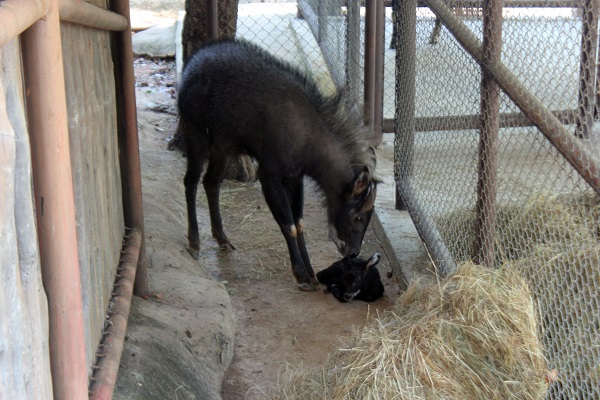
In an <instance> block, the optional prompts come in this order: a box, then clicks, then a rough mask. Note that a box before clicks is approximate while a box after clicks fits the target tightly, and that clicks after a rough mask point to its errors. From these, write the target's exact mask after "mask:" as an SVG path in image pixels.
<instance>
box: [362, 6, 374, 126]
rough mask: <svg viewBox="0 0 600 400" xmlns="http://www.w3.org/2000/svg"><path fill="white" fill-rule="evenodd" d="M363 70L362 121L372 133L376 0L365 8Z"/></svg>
mask: <svg viewBox="0 0 600 400" xmlns="http://www.w3.org/2000/svg"><path fill="white" fill-rule="evenodd" d="M365 13H366V14H365V70H364V74H365V75H364V77H365V78H364V88H365V93H364V110H365V111H364V123H365V126H367V127H368V128H369V131H370V132H371V135H372V134H373V123H374V121H373V119H374V116H375V114H374V111H375V110H374V108H373V104H374V101H375V51H376V50H375V35H376V33H375V29H376V26H377V0H367V2H366V10H365Z"/></svg>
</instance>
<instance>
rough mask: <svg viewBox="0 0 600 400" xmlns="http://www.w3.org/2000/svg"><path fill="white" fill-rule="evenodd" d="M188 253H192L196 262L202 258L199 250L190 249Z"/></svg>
mask: <svg viewBox="0 0 600 400" xmlns="http://www.w3.org/2000/svg"><path fill="white" fill-rule="evenodd" d="M188 253H190V255H191V256H192V257H193V258H194V260H197V259H199V258H200V250H198V249H190V248H188Z"/></svg>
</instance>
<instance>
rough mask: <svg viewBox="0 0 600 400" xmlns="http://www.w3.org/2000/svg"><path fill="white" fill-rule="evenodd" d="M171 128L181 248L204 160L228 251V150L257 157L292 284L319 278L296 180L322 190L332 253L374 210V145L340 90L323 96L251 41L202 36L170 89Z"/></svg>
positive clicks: (356, 241) (347, 243)
mask: <svg viewBox="0 0 600 400" xmlns="http://www.w3.org/2000/svg"><path fill="white" fill-rule="evenodd" d="M178 107H179V116H180V119H179V126H178V129H180V130H181V132H182V133H183V135H184V137H185V138H186V146H187V157H188V167H187V172H186V175H185V178H184V183H185V193H186V202H187V210H188V225H189V229H188V239H189V251H190V254H191V255H192V256H193V257H194V258H198V257H199V254H198V253H199V248H200V239H199V234H198V222H197V217H196V205H195V201H196V191H197V187H198V181H199V179H200V174H201V172H202V168H203V165H204V163H205V162H206V161H208V168H207V170H206V173H205V175H204V178H203V181H202V183H203V185H204V190H205V191H206V196H207V199H208V207H209V212H210V219H211V226H212V234H213V236H214V237H215V239H216V240H217V242H218V243H219V245H220V246H221V247H223V248H229V249H234V246H233V245H232V244H231V242H230V241H229V239H228V238H227V236H226V235H225V232H224V231H223V226H222V222H221V214H220V211H219V186H220V183H221V181H222V179H223V173H224V171H225V170H226V168H227V165H228V164H229V161H230V160H231V158H232V157H234V156H237V155H238V154H247V155H249V156H251V157H252V158H254V159H255V160H257V161H258V164H259V167H258V171H257V175H258V179H259V180H260V182H261V185H262V189H263V194H264V197H265V200H266V202H267V204H268V205H269V208H270V209H271V212H272V214H273V217H274V218H275V220H276V221H277V223H278V224H279V227H280V228H281V232H282V233H283V236H284V238H285V240H286V242H287V246H288V250H289V253H290V258H291V264H292V272H293V274H294V277H295V278H296V281H297V282H298V285H299V287H300V289H303V290H314V289H315V285H317V283H318V282H317V280H316V277H315V273H314V271H313V268H312V266H311V264H310V260H309V257H308V252H307V250H306V244H305V241H304V234H303V225H302V216H303V204H304V191H303V188H304V186H303V179H304V177H305V176H308V177H310V178H312V179H313V180H315V181H316V182H317V184H318V185H319V186H320V187H321V189H322V190H323V192H324V194H325V198H326V204H327V210H328V221H329V227H330V228H329V231H330V238H331V239H332V240H333V241H334V242H335V244H336V246H337V248H338V250H339V251H340V253H341V254H342V255H344V256H347V257H356V256H358V254H359V253H360V249H361V244H362V240H363V237H364V234H365V231H366V229H367V225H368V224H369V221H370V219H371V214H372V213H373V206H374V204H375V196H376V180H375V179H374V178H373V172H374V169H375V152H374V150H373V148H372V147H371V146H370V143H369V142H368V140H367V134H366V132H365V131H364V129H365V128H363V127H362V124H361V119H360V115H358V114H356V113H350V112H349V111H348V109H347V107H346V106H345V100H344V98H343V96H342V95H341V94H339V95H336V96H334V97H332V98H327V97H324V96H323V95H322V94H321V93H320V92H319V90H318V88H317V85H316V84H315V83H314V81H313V80H312V79H310V78H309V77H307V76H306V75H305V74H304V73H303V72H301V71H300V70H298V69H296V68H295V67H293V66H291V65H289V64H287V63H285V62H283V61H281V60H279V59H278V58H276V57H274V56H272V55H271V54H269V53H268V52H266V51H265V50H262V49H261V48H259V47H258V46H256V45H253V44H250V43H248V42H244V41H238V40H236V41H232V40H227V41H220V42H214V43H211V44H208V45H206V46H204V47H202V48H200V49H199V50H198V52H196V53H195V54H194V56H192V58H191V59H190V61H189V62H188V64H187V65H186V68H185V70H184V72H183V78H182V81H181V84H180V88H179V96H178Z"/></svg>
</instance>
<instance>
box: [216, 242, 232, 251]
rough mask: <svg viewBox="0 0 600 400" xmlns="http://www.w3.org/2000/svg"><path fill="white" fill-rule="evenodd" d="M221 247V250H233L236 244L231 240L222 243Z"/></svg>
mask: <svg viewBox="0 0 600 400" xmlns="http://www.w3.org/2000/svg"><path fill="white" fill-rule="evenodd" d="M219 247H220V248H221V250H225V251H233V250H235V246H234V245H232V244H231V243H229V242H226V243H221V244H219Z"/></svg>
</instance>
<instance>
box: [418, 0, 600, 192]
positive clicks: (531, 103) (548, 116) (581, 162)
mask: <svg viewBox="0 0 600 400" xmlns="http://www.w3.org/2000/svg"><path fill="white" fill-rule="evenodd" d="M424 1H426V2H427V4H429V7H430V8H431V10H432V11H433V12H434V13H435V14H436V16H438V17H439V18H440V19H441V20H442V22H443V23H444V25H445V26H446V28H447V29H448V30H449V31H450V32H451V33H452V34H453V35H454V37H455V38H456V40H457V41H458V42H459V43H460V45H461V46H462V47H463V48H464V49H465V50H466V51H467V53H469V54H470V55H471V56H472V57H473V58H474V59H475V60H476V61H477V62H478V63H480V64H481V66H482V67H483V68H484V69H485V70H487V71H488V72H489V73H490V75H491V76H492V77H493V78H494V80H496V82H497V83H498V85H500V87H501V88H502V90H504V92H505V93H506V94H507V95H508V97H509V98H510V99H511V100H512V101H513V102H514V103H515V104H516V105H517V106H518V107H519V108H520V109H521V111H522V112H523V113H524V114H525V115H527V117H528V118H529V119H531V121H532V122H533V123H534V124H535V126H537V127H538V129H539V130H540V131H541V132H542V133H543V134H544V136H545V137H546V138H547V139H548V140H549V141H550V143H552V145H553V146H554V147H555V148H556V149H557V150H558V152H559V153H561V154H562V155H563V157H565V159H566V160H567V161H569V163H570V164H571V165H572V166H573V168H575V169H576V170H577V172H579V175H581V177H582V178H583V179H584V180H585V181H586V182H587V183H588V184H589V185H590V186H591V187H592V188H593V189H594V190H595V191H596V193H598V194H600V170H598V166H597V164H596V159H595V157H594V155H593V154H592V153H591V152H590V150H588V149H587V148H586V147H584V146H582V145H581V144H580V142H579V139H577V138H576V137H574V136H573V135H571V134H569V132H568V131H567V130H566V129H565V127H564V126H563V125H562V124H561V122H560V121H559V120H558V119H557V118H556V117H555V116H554V115H552V113H550V111H548V109H547V108H546V107H545V105H544V104H543V103H542V102H541V101H540V100H539V99H537V98H536V97H535V96H534V95H533V94H532V93H531V92H530V91H529V90H528V89H527V88H526V87H525V86H523V84H521V83H520V82H519V80H518V78H517V77H516V76H515V75H514V74H513V73H512V72H511V71H510V70H509V69H508V68H507V67H506V66H505V65H504V64H503V63H502V62H500V61H489V60H485V59H484V58H483V55H482V51H481V42H480V41H479V39H478V38H477V36H475V34H474V33H473V32H471V31H470V30H469V28H467V27H466V26H465V25H464V24H463V23H462V22H461V21H460V19H458V18H457V17H456V16H455V15H454V14H453V13H452V10H450V9H449V8H448V7H447V6H446V5H445V4H444V2H443V0H424Z"/></svg>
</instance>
